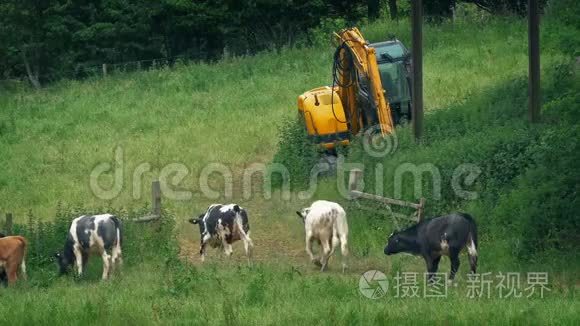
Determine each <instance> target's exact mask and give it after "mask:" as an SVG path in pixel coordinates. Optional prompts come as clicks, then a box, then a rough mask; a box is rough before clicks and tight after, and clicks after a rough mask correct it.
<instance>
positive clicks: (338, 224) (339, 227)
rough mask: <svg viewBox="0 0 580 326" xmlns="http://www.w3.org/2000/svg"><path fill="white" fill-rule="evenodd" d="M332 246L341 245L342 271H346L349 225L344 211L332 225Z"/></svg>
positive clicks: (340, 211) (341, 211)
mask: <svg viewBox="0 0 580 326" xmlns="http://www.w3.org/2000/svg"><path fill="white" fill-rule="evenodd" d="M332 242H333V244H332V246H333V248H334V247H335V246H337V245H338V244H340V252H341V254H342V271H343V272H344V271H345V270H346V266H347V261H346V260H347V259H346V257H347V256H348V224H347V222H346V213H345V212H344V210H339V211H338V214H337V216H336V218H335V219H334V223H333V225H332Z"/></svg>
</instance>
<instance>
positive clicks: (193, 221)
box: [187, 214, 205, 233]
mask: <svg viewBox="0 0 580 326" xmlns="http://www.w3.org/2000/svg"><path fill="white" fill-rule="evenodd" d="M204 216H205V214H201V215H199V216H198V217H192V218H190V219H189V220H187V221H188V222H189V223H191V224H197V225H198V226H199V232H200V233H203V232H204V231H205V225H204V224H203V217H204Z"/></svg>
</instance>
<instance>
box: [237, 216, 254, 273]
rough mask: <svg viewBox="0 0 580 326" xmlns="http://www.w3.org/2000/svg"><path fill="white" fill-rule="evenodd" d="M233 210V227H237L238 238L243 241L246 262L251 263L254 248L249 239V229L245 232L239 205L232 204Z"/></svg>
mask: <svg viewBox="0 0 580 326" xmlns="http://www.w3.org/2000/svg"><path fill="white" fill-rule="evenodd" d="M234 212H235V213H236V217H235V218H234V223H235V227H236V228H237V229H238V233H239V234H240V238H241V239H242V241H243V242H244V249H245V250H246V256H247V257H248V263H251V259H252V252H253V249H254V243H253V242H252V239H250V230H249V229H248V232H247V233H246V229H244V221H243V218H242V209H241V208H240V206H239V205H234Z"/></svg>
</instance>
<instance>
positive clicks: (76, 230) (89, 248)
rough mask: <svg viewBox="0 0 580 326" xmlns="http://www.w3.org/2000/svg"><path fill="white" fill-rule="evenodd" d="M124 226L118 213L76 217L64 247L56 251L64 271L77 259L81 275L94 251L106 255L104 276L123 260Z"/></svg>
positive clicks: (102, 255)
mask: <svg viewBox="0 0 580 326" xmlns="http://www.w3.org/2000/svg"><path fill="white" fill-rule="evenodd" d="M122 242H123V230H122V226H121V221H120V220H119V219H118V218H117V217H116V216H114V215H111V214H101V215H83V216H79V217H77V218H75V219H74V220H73V221H72V223H71V226H70V229H69V232H68V236H67V238H66V242H65V244H64V251H63V252H62V253H56V254H55V257H56V259H57V262H58V265H59V268H60V274H61V275H62V274H65V273H66V272H67V270H68V267H69V266H70V265H72V264H75V263H76V267H77V272H78V275H79V276H81V275H82V274H83V270H84V268H85V266H86V264H87V261H88V259H89V256H90V254H91V253H98V254H100V255H101V257H102V258H103V280H105V279H107V278H108V277H109V275H110V273H111V271H112V270H113V269H114V268H115V267H120V265H121V264H122V263H123V258H122V254H121V245H122Z"/></svg>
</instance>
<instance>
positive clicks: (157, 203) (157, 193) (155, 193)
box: [151, 180, 161, 216]
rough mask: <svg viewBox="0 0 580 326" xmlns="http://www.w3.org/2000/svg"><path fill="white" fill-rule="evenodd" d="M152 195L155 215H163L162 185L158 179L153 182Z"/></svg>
mask: <svg viewBox="0 0 580 326" xmlns="http://www.w3.org/2000/svg"><path fill="white" fill-rule="evenodd" d="M151 197H152V208H153V211H152V213H153V215H157V216H161V185H160V184H159V181H158V180H156V181H153V182H152V183H151Z"/></svg>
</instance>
